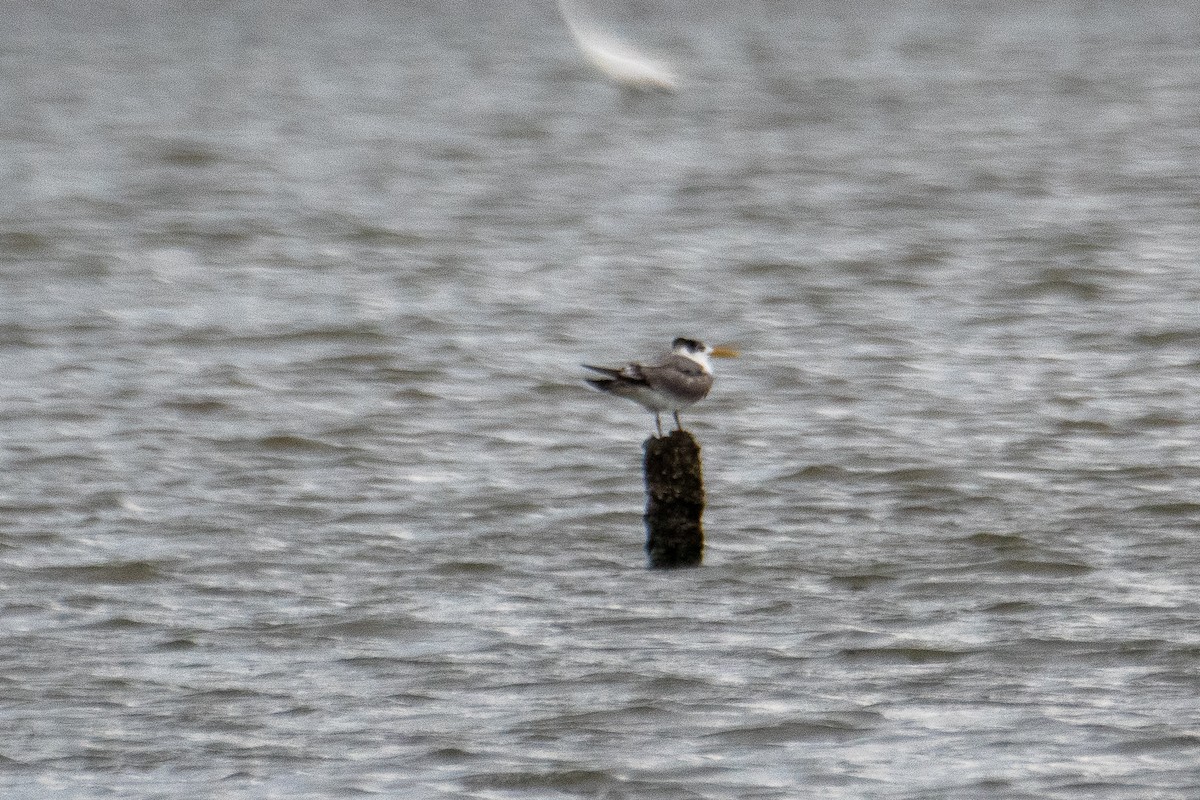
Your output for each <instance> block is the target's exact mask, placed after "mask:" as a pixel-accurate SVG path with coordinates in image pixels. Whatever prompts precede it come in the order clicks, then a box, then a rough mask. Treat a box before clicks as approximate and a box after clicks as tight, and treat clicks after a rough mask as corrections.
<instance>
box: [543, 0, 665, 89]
mask: <svg viewBox="0 0 1200 800" xmlns="http://www.w3.org/2000/svg"><path fill="white" fill-rule="evenodd" d="M558 10H559V13H561V14H562V18H563V22H565V23H566V24H567V30H568V31H570V32H571V38H573V39H574V40H575V44H577V45H578V46H579V49H580V50H581V51H582V52H583V54H584V55H585V56H586V57H587V59H588V60H589V61H591V62H592V64H593V65H594V66H595V67H596V68H597V69H598V70H600V71H601V72H603V73H604V74H605V75H607V76H608V77H610V78H612V79H613V80H614V81H616V82H617V83H619V84H621V85H622V86H627V87H629V88H631V89H639V90H642V91H667V92H673V91H675V89H677V88H678V87H679V79H678V78H677V77H676V76H675V73H674V71H672V69H671V68H670V67H669V66H667V65H666V64H665V63H663V62H662V61H658V60H656V59H653V58H651V57H649V56H647V55H645V54H643V53H639V52H638V51H637V50H634V49H633V48H632V47H630V46H629V45H627V44H625V43H624V42H621V41H618V40H617V39H614V38H613V37H612V36H609V35H607V34H605V33H604V32H602V31H600V30H599V29H598V28H597V27H596V26H595V25H594V24H591V23H588V22H585V21H583V19H582V18H581V17H580V16H579V15H578V14H577V13H575V11H574V9H572V8H571V7H570V4H569V3H568V0H558Z"/></svg>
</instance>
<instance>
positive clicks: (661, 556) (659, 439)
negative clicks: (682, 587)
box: [643, 430, 704, 568]
mask: <svg viewBox="0 0 1200 800" xmlns="http://www.w3.org/2000/svg"><path fill="white" fill-rule="evenodd" d="M643 448H644V449H645V452H646V457H645V461H644V470H645V475H646V515H645V520H646V554H647V555H648V556H649V560H650V566H651V567H652V568H664V567H698V566H700V562H701V560H702V559H703V558H704V529H703V527H702V525H701V522H700V517H701V516H702V515H703V514H704V476H703V471H702V469H701V466H700V445H699V443H697V441H696V439H695V437H693V436H692V435H691V434H690V433H688V432H687V431H684V430H674V431H671V434H670V435H669V436H651V437H650V438H649V439H647V440H646V442H645V444H644V445H643Z"/></svg>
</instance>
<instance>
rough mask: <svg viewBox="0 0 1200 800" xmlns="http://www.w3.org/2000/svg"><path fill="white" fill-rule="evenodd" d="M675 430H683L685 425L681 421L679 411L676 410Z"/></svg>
mask: <svg viewBox="0 0 1200 800" xmlns="http://www.w3.org/2000/svg"><path fill="white" fill-rule="evenodd" d="M675 429H676V430H680V431H681V430H683V423H682V422H680V421H679V409H675Z"/></svg>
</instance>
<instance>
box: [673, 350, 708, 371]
mask: <svg viewBox="0 0 1200 800" xmlns="http://www.w3.org/2000/svg"><path fill="white" fill-rule="evenodd" d="M675 352H676V354H678V355H681V356H683V357H684V358H688V359H691V360H692V361H695V362H696V363H697V364H699V365H700V369H702V370H704V373H705V374H706V375H711V374H712V371H713V370H712V361H711V360H710V359H709V357H708V353H706V352H704V351H703V350H701V351H700V352H698V353H692V352H689V351H688V350H686V349H685V348H682V347H681V348H679V349H678V350H676V351H675Z"/></svg>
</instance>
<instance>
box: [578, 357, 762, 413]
mask: <svg viewBox="0 0 1200 800" xmlns="http://www.w3.org/2000/svg"><path fill="white" fill-rule="evenodd" d="M737 354H738V353H737V351H736V350H732V349H730V348H728V347H723V346H722V347H709V346H708V345H706V344H704V342H698V341H696V340H695V339H685V338H683V337H682V336H681V337H679V338H678V339H676V340H675V341H674V342H672V343H671V352H670V353H669V354H668V355H667V356H666V357H664V358H663V360H662V361H661V362H659V363H658V364H654V365H649V364H639V363H638V362H636V361H633V362H630V363H629V364H626V365H625V366H623V367H620V368H613V367H596V366H592V365H591V364H584V365H583V366H584V368H585V369H590V370H592V371H593V372H599V373H601V374H602V375H604V376H605V377H603V378H586V379H585V380H586V381H587V383H588V385H589V386H591V387H592V388H593V389H598V390H599V391H601V392H606V393H607V394H611V395H616V396H617V397H624V398H626V399H627V400H632V401H633V402H635V403H637V404H638V405H640V406H642V407H643V408H645V409H647V410H648V411H651V412H653V413H654V424H655V425H656V426H657V427H658V435H659V436H662V435H663V429H662V416H661V414H662V413H663V412H664V411H671V412H673V413H674V415H675V425H676V427H678V429H679V430H683V423H682V422H680V421H679V412H680V411H682V410H683V409H685V408H687V407H688V406H690V405H693V404H694V403H698V402H700V401H701V400H703V399H704V398H705V397H707V396H708V390H709V389H711V388H712V384H713V373H712V363H711V362H710V361H709V357H710V356H711V357H714V358H734V357H736V356H737Z"/></svg>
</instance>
